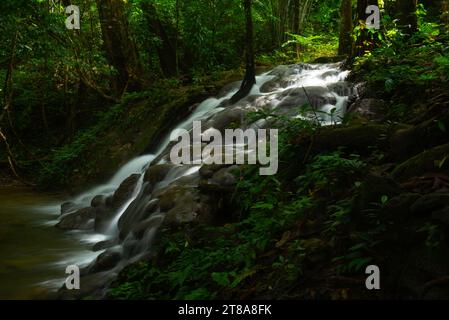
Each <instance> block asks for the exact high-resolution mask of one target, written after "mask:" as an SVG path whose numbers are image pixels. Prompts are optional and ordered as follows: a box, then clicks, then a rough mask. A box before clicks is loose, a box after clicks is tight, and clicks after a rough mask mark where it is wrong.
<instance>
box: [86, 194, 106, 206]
mask: <svg viewBox="0 0 449 320" xmlns="http://www.w3.org/2000/svg"><path fill="white" fill-rule="evenodd" d="M104 205H106V196H104V195H98V196H96V197H94V198H93V199H92V201H91V203H90V206H91V207H93V208H97V207H100V206H104Z"/></svg>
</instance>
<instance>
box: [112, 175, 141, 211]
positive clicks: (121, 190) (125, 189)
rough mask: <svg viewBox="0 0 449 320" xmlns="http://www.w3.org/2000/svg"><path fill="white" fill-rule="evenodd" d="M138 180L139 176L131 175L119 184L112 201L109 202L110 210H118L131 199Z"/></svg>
mask: <svg viewBox="0 0 449 320" xmlns="http://www.w3.org/2000/svg"><path fill="white" fill-rule="evenodd" d="M139 178H140V175H139V174H133V175H131V176H129V177H128V178H127V179H125V180H124V181H123V182H122V183H121V184H120V186H119V187H118V189H117V190H116V191H115V192H114V195H113V197H112V199H111V200H110V201H109V202H110V206H111V207H112V208H114V209H118V208H120V207H121V206H122V205H123V204H124V203H125V202H126V201H127V200H128V199H129V198H130V197H131V195H132V194H133V192H134V189H135V188H136V185H137V182H138V181H139Z"/></svg>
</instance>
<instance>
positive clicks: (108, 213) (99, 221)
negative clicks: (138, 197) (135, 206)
mask: <svg viewBox="0 0 449 320" xmlns="http://www.w3.org/2000/svg"><path fill="white" fill-rule="evenodd" d="M114 213H115V210H113V209H110V208H108V207H106V206H99V207H96V208H95V231H97V232H101V231H104V230H105V229H106V227H107V226H108V224H109V221H110V220H111V219H112V218H113V216H114Z"/></svg>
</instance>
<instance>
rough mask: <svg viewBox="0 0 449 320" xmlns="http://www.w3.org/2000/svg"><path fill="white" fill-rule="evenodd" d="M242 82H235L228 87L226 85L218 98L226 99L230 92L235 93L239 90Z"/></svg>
mask: <svg viewBox="0 0 449 320" xmlns="http://www.w3.org/2000/svg"><path fill="white" fill-rule="evenodd" d="M241 83H242V82H241V81H234V82H231V83H229V84H227V85H225V86H224V87H223V88H222V89H221V90H220V92H219V93H218V95H217V98H223V97H225V96H226V95H227V94H228V93H229V92H231V91H234V90H238V89H239V88H240V86H241Z"/></svg>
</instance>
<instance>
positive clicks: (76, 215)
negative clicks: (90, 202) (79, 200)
mask: <svg viewBox="0 0 449 320" xmlns="http://www.w3.org/2000/svg"><path fill="white" fill-rule="evenodd" d="M94 219H95V209H94V208H90V207H89V208H84V209H80V210H78V211H76V212H73V213H68V214H66V215H64V216H62V217H61V220H60V221H59V222H58V224H57V225H56V227H57V228H59V229H63V230H90V229H93V228H94V223H95V222H94V221H95V220H94Z"/></svg>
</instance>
